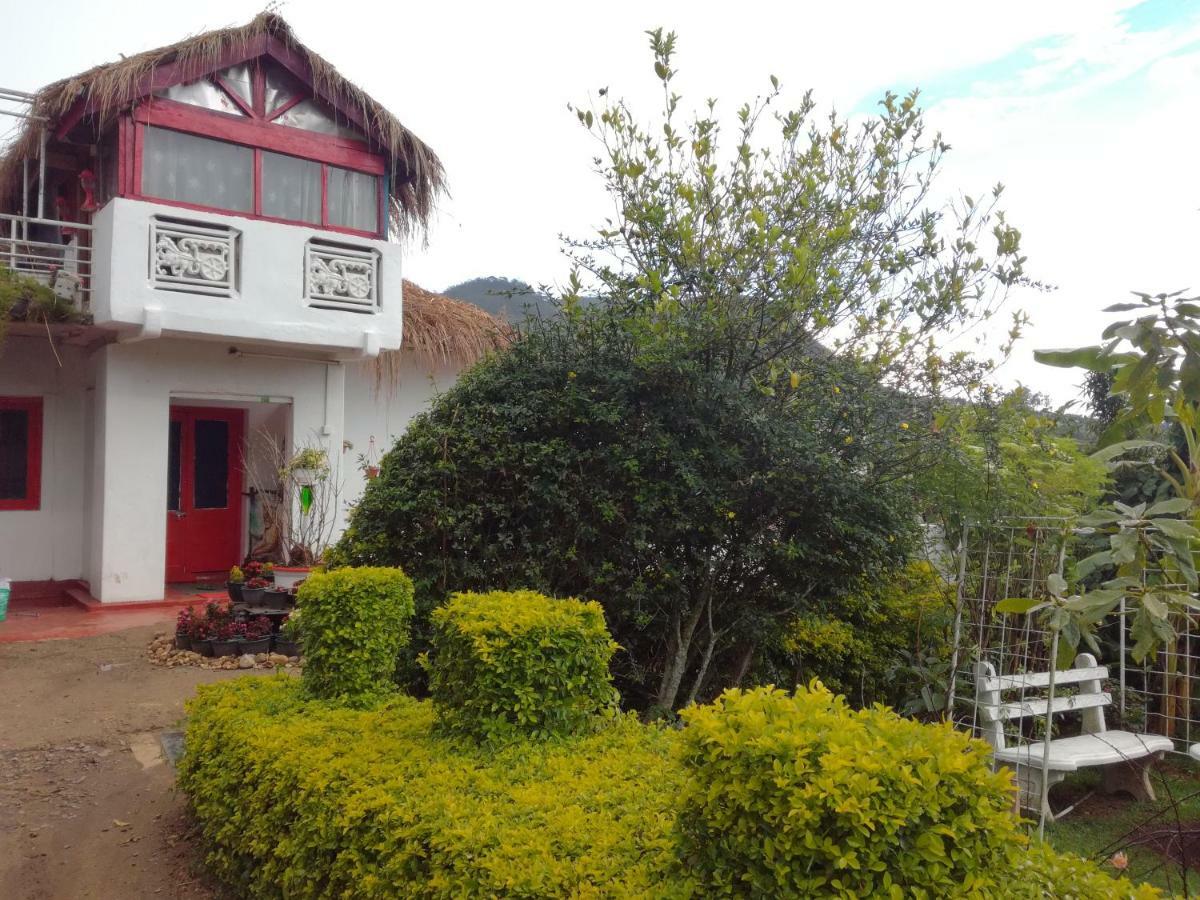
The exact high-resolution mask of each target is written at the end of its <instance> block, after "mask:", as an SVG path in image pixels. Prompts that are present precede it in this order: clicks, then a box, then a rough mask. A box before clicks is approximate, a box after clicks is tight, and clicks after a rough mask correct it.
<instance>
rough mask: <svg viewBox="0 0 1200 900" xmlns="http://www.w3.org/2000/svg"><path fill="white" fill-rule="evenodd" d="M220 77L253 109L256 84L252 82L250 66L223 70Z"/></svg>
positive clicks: (243, 65) (246, 64) (242, 65)
mask: <svg viewBox="0 0 1200 900" xmlns="http://www.w3.org/2000/svg"><path fill="white" fill-rule="evenodd" d="M220 75H221V80H222V81H224V82H225V83H226V84H227V85H229V87H230V88H231V89H232V90H233V92H234V93H235V94H237V95H238V97H240V98H241V100H242V102H243V103H245V104H246V105H247V106H249V107H250V108H251V109H253V108H254V82H253V81H251V76H250V64H249V63H242V64H241V65H240V66H230V67H229V68H228V69H222V70H221V73H220Z"/></svg>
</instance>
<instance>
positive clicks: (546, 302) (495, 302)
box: [442, 275, 558, 324]
mask: <svg viewBox="0 0 1200 900" xmlns="http://www.w3.org/2000/svg"><path fill="white" fill-rule="evenodd" d="M442 294H444V295H445V296H447V297H453V298H454V299H455V300H465V301H466V302H467V303H473V304H474V305H475V306H478V307H479V308H480V309H482V310H485V311H487V312H489V313H491V314H492V315H493V316H496V317H498V318H501V319H504V320H505V321H507V322H511V323H513V324H517V323H519V322H520V321H521V320H522V319H524V318H525V316H526V315H529V314H530V313H532V314H534V315H539V314H540V315H543V316H553V315H555V314H556V313H557V312H558V309H557V307H555V305H554V304H553V303H552V302H551V301H550V298H549V297H547V296H546V295H545V294H543V293H541V292H539V291H536V290H534V289H533V288H532V287H531V286H530V285H528V284H526V283H525V282H524V281H518V280H517V279H515V278H501V277H499V276H497V275H489V276H488V277H486V278H472V279H471V280H470V281H464V282H462V283H461V284H456V285H452V286H451V287H448V288H446V289H445V290H444V291H442Z"/></svg>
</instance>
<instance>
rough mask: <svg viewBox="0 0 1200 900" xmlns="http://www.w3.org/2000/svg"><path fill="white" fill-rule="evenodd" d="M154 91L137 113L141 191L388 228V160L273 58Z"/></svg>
mask: <svg viewBox="0 0 1200 900" xmlns="http://www.w3.org/2000/svg"><path fill="white" fill-rule="evenodd" d="M155 97H156V98H158V99H152V100H150V101H148V102H147V103H146V104H144V105H143V106H141V107H139V108H138V109H137V110H135V113H134V121H135V123H136V134H135V137H134V140H135V141H136V144H137V151H136V152H135V154H134V156H135V159H136V158H140V159H141V169H140V172H139V173H138V178H139V180H138V181H137V182H135V189H134V191H133V193H134V194H135V195H137V196H144V197H147V198H152V199H158V200H166V201H170V202H175V203H182V204H186V205H189V206H201V207H206V208H212V209H216V210H223V211H229V212H234V213H240V214H247V215H254V216H262V217H264V218H269V219H273V220H278V221H285V222H297V223H303V224H307V225H314V226H317V227H321V228H329V229H333V230H339V231H351V232H355V233H363V234H368V235H372V236H375V235H378V234H380V233H381V232H382V229H383V223H382V221H381V211H382V209H383V199H384V198H383V193H382V187H383V185H382V177H381V176H382V173H383V171H384V165H383V157H382V156H380V155H378V154H375V153H371V152H370V151H369V149H368V146H367V144H366V142H365V140H364V138H363V136H362V134H361V133H360V132H359V131H357V130H356V129H355V128H354V127H353V126H352V124H351V123H349V122H345V121H342V120H341V118H340V117H339V116H338V115H337V114H336V112H335V111H334V110H332V109H331V108H329V107H327V106H325V104H324V103H323V102H322V101H320V100H318V99H316V98H314V97H313V96H312V95H311V91H309V89H308V88H307V86H306V85H305V84H303V83H302V82H301V81H300V79H298V78H296V77H295V76H293V75H292V74H291V73H290V72H288V71H287V70H286V69H284V68H283V67H282V66H279V65H277V64H275V63H274V62H273V61H272V60H270V59H267V58H263V59H260V60H257V61H255V62H252V63H245V64H241V65H237V66H231V67H229V68H226V69H223V70H222V71H220V72H217V73H214V74H213V75H211V76H208V77H206V78H203V79H199V80H197V81H193V82H189V83H187V84H180V85H172V86H170V87H167V88H164V89H162V90H160V91H158V92H157V93H156V95H155ZM163 101H166V102H163ZM192 109H194V110H195V111H194V112H193V111H191V110H192ZM211 113H219V114H222V115H211Z"/></svg>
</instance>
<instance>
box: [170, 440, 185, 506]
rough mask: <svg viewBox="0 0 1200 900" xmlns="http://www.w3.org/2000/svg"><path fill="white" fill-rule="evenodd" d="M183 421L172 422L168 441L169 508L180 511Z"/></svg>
mask: <svg viewBox="0 0 1200 900" xmlns="http://www.w3.org/2000/svg"><path fill="white" fill-rule="evenodd" d="M182 436H183V423H182V422H172V423H171V431H170V435H169V437H168V441H167V509H169V510H171V511H172V512H179V474H180V466H179V461H180V453H181V442H182V440H183V437H182Z"/></svg>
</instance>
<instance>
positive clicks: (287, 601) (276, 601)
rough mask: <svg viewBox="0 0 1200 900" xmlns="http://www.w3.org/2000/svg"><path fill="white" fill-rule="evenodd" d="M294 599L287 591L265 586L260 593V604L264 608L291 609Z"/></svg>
mask: <svg viewBox="0 0 1200 900" xmlns="http://www.w3.org/2000/svg"><path fill="white" fill-rule="evenodd" d="M294 599H295V598H293V597H292V595H291V594H290V593H288V592H287V591H277V590H274V589H273V588H265V589H264V590H263V595H262V605H263V608H264V609H280V610H282V609H291V606H292V602H293V600H294Z"/></svg>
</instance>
